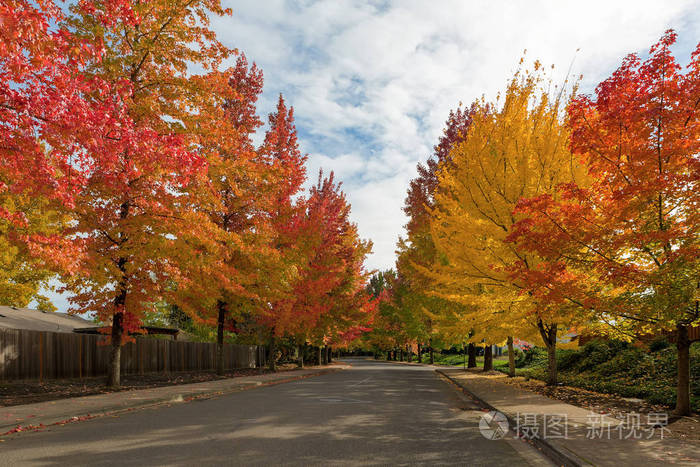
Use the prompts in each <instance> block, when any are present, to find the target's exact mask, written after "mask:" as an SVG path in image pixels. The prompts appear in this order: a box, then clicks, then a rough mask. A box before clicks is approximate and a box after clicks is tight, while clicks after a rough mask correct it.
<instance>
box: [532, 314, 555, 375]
mask: <svg viewBox="0 0 700 467" xmlns="http://www.w3.org/2000/svg"><path fill="white" fill-rule="evenodd" d="M537 327H538V328H539V330H540V335H541V336H542V340H543V341H544V343H545V345H546V346H547V386H556V385H557V324H556V323H551V324H549V325H545V324H544V323H543V322H542V320H541V319H540V320H539V321H538V322H537Z"/></svg>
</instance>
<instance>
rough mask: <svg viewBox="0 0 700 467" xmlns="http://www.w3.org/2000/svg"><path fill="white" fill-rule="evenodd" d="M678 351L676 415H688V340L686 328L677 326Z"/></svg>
mask: <svg viewBox="0 0 700 467" xmlns="http://www.w3.org/2000/svg"><path fill="white" fill-rule="evenodd" d="M676 348H677V349H678V387H677V388H676V409H675V410H674V411H673V413H675V414H676V415H690V339H689V338H688V327H687V326H683V325H680V324H679V325H678V328H677V331H676Z"/></svg>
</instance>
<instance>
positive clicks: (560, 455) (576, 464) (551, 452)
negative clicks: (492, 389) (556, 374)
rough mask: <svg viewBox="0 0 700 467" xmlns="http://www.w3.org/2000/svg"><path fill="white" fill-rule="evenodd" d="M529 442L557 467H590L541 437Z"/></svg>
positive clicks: (483, 402)
mask: <svg viewBox="0 0 700 467" xmlns="http://www.w3.org/2000/svg"><path fill="white" fill-rule="evenodd" d="M435 372H436V373H439V374H441V375H442V376H444V377H445V378H447V379H448V380H449V381H450V382H451V383H452V384H454V385H455V386H457V387H458V388H460V389H461V390H462V392H463V393H465V394H467V395H468V396H469V397H471V398H473V399H474V400H476V401H477V402H478V403H479V404H481V405H482V406H483V407H484V408H487V409H489V410H495V411H497V412H500V413H502V414H503V415H504V416H505V417H506V418H507V419H508V423H510V424H511V425H512V426H517V421H516V420H514V419H513V417H511V416H510V415H508V414H507V413H505V412H502V411H500V410H499V409H498V408H497V407H494V406H493V405H491V404H489V403H488V402H486V401H485V400H483V399H482V398H481V397H479V396H477V395H476V394H474V393H473V392H471V391H469V389H467V388H465V387H464V386H462V385H461V384H459V382H458V381H457V380H455V379H454V378H452V377H451V376H450V375H448V374H447V373H445V371H444V370H442V369H439V368H437V369H435ZM528 441H530V442H532V444H533V445H534V446H535V447H537V448H538V449H540V451H542V453H543V454H544V455H546V456H547V457H548V458H549V459H550V460H552V461H553V462H555V463H556V464H557V465H561V466H566V467H584V466H588V465H590V464H588V463H583V464H582V463H581V462H580V461H578V460H576V459H574V458H572V457H570V456H569V455H568V454H566V453H564V452H563V451H562V450H561V449H559V448H558V447H556V446H554V445H552V444H551V443H550V442H548V441H547V440H545V439H542V438H540V437H539V436H535V437H534V438H528Z"/></svg>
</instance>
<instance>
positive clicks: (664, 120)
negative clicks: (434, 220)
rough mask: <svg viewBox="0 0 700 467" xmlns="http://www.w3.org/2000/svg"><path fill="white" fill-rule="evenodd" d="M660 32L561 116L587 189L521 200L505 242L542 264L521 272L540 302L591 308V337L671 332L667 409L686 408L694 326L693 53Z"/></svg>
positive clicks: (697, 68)
mask: <svg viewBox="0 0 700 467" xmlns="http://www.w3.org/2000/svg"><path fill="white" fill-rule="evenodd" d="M675 40H676V34H675V33H674V32H672V31H668V32H667V33H666V34H665V35H664V36H663V37H662V38H661V40H660V41H659V42H658V43H657V44H655V45H654V46H653V47H652V48H651V50H650V55H649V58H647V59H646V60H644V61H642V60H641V59H640V58H639V57H638V56H637V55H635V54H632V55H629V56H628V57H627V58H625V60H624V61H623V63H622V65H621V66H620V68H618V69H617V70H616V71H615V72H614V73H613V74H612V76H611V77H610V78H608V79H606V80H605V81H603V82H602V83H600V84H599V85H598V87H597V88H596V90H595V95H594V96H592V97H591V96H580V97H578V98H576V99H575V100H574V101H573V102H572V104H571V106H570V108H569V112H568V114H569V115H568V118H569V122H570V125H571V128H572V137H571V150H572V151H573V152H574V154H575V155H576V156H577V157H580V158H581V159H582V160H583V161H584V163H585V164H586V165H587V166H588V170H589V174H590V178H591V180H592V183H590V185H587V184H581V183H572V184H566V185H562V186H561V187H560V189H559V190H558V191H557V193H556V194H554V193H550V194H542V195H541V196H536V197H529V199H526V200H523V201H522V202H521V203H520V212H521V214H520V215H521V216H527V218H526V219H523V220H521V221H520V222H519V225H518V226H517V227H516V229H515V232H514V234H513V241H515V242H517V243H518V244H519V245H520V246H521V248H524V249H525V250H527V251H528V252H532V253H534V254H537V255H539V256H540V257H542V258H546V259H547V261H545V262H544V263H543V264H542V265H541V267H540V268H538V270H536V271H524V270H520V271H519V273H520V274H521V276H522V277H524V278H526V280H528V281H529V282H530V283H531V284H532V286H533V288H532V290H533V292H534V293H537V294H538V295H540V296H541V297H543V299H546V300H547V301H548V302H549V303H553V302H563V301H568V302H569V303H571V304H574V305H575V306H577V307H579V308H580V309H581V310H594V311H595V316H596V319H595V320H594V323H597V324H599V325H600V326H599V327H600V328H601V329H600V331H601V332H604V333H606V334H611V335H613V336H616V337H619V338H624V339H630V338H635V336H636V335H638V334H639V333H642V334H644V333H649V332H671V333H672V334H673V336H674V340H675V341H676V346H677V349H678V388H677V401H676V413H678V414H681V415H686V414H688V413H689V412H690V390H689V386H690V370H689V365H690V362H689V360H690V358H689V347H690V339H689V337H688V332H689V328H690V327H691V326H697V325H698V323H699V322H700V311H699V308H698V298H699V297H700V282H699V281H698V273H699V271H700V261H699V260H698V258H700V231H699V229H700V217H699V216H700V195H699V193H700V190H698V182H699V180H700V159H698V153H700V118H699V117H698V115H699V114H698V103H699V102H700V46H699V47H698V48H697V49H696V50H695V52H694V53H693V54H692V57H691V60H690V63H689V64H688V66H687V67H686V71H685V72H682V71H681V67H680V66H679V65H678V63H677V62H676V60H675V58H674V57H673V55H672V53H671V50H670V47H671V46H672V45H673V43H674V42H675Z"/></svg>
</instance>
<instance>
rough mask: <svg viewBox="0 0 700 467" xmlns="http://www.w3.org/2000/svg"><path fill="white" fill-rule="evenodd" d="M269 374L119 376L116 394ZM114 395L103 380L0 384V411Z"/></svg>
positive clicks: (288, 366) (252, 371)
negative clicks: (119, 381)
mask: <svg viewBox="0 0 700 467" xmlns="http://www.w3.org/2000/svg"><path fill="white" fill-rule="evenodd" d="M277 368H278V371H288V370H292V369H295V368H296V365H294V364H283V365H278V366H277ZM265 373H269V370H267V369H265V368H260V369H258V368H253V369H243V370H234V371H229V372H227V373H226V374H225V375H223V376H217V375H216V374H215V373H213V372H192V373H189V372H183V373H149V374H145V375H122V377H121V389H119V390H120V391H130V390H134V389H147V388H156V387H161V386H172V385H175V384H188V383H201V382H204V381H212V380H216V379H224V378H235V377H240V376H253V375H261V374H265ZM109 392H114V391H113V390H110V389H107V388H105V378H83V379H66V380H47V381H41V382H40V381H0V407H8V406H12V405H22V404H32V403H35V402H45V401H50V400H56V399H65V398H68V397H80V396H89V395H93V394H104V393H109Z"/></svg>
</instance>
